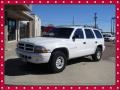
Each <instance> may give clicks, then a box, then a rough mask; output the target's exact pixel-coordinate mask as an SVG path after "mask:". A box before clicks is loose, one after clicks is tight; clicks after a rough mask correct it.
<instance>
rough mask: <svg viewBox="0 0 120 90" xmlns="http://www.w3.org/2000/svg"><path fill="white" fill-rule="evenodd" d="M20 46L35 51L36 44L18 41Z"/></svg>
mask: <svg viewBox="0 0 120 90" xmlns="http://www.w3.org/2000/svg"><path fill="white" fill-rule="evenodd" d="M18 48H19V49H21V50H24V51H27V52H34V45H33V44H29V43H18Z"/></svg>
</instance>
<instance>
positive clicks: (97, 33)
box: [94, 30, 102, 38]
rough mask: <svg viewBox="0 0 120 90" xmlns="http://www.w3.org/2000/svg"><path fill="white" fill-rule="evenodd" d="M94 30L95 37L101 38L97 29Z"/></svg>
mask: <svg viewBox="0 0 120 90" xmlns="http://www.w3.org/2000/svg"><path fill="white" fill-rule="evenodd" d="M94 32H95V35H96V37H97V38H102V35H101V33H100V32H99V31H98V30H94Z"/></svg>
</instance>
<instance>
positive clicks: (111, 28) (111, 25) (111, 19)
mask: <svg viewBox="0 0 120 90" xmlns="http://www.w3.org/2000/svg"><path fill="white" fill-rule="evenodd" d="M112 24H113V23H112V18H111V34H112V32H113V31H112V30H113V29H112Z"/></svg>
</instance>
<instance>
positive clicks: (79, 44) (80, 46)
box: [71, 28, 86, 58]
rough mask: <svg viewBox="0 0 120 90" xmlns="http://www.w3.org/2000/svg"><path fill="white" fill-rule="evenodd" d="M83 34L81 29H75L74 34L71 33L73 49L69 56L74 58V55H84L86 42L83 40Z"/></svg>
mask: <svg viewBox="0 0 120 90" xmlns="http://www.w3.org/2000/svg"><path fill="white" fill-rule="evenodd" d="M85 41H86V40H85V36H84V33H83V30H82V29H79V28H78V29H76V31H75V33H74V35H73V42H72V45H73V47H74V48H73V49H72V51H71V54H72V55H71V56H73V57H71V58H75V57H80V56H84V55H85V54H86V52H85V49H86V42H85Z"/></svg>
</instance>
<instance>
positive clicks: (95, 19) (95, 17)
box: [94, 13, 97, 28]
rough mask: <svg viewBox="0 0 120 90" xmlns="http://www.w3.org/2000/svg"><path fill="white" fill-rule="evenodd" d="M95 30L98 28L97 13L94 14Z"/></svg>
mask: <svg viewBox="0 0 120 90" xmlns="http://www.w3.org/2000/svg"><path fill="white" fill-rule="evenodd" d="M94 21H95V28H96V27H97V13H94Z"/></svg>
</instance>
